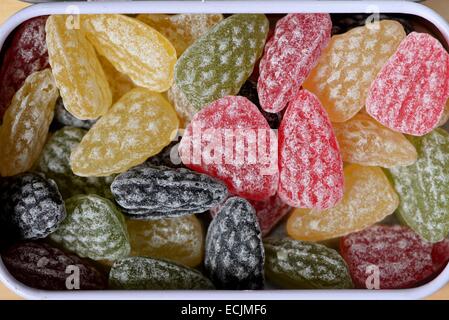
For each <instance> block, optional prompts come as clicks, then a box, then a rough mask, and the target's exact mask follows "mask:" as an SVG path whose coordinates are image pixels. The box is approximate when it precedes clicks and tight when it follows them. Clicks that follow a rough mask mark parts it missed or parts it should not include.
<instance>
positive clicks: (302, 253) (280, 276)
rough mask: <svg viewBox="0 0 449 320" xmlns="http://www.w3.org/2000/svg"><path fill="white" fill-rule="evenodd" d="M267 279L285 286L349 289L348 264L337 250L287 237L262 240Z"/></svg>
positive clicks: (351, 285) (350, 286)
mask: <svg viewBox="0 0 449 320" xmlns="http://www.w3.org/2000/svg"><path fill="white" fill-rule="evenodd" d="M264 246H265V254H266V262H265V275H266V277H267V280H269V281H270V282H271V283H273V284H276V285H278V286H280V287H282V288H289V289H351V288H352V287H353V284H352V280H351V276H350V275H349V270H348V266H347V265H346V262H345V261H344V260H343V258H342V257H341V256H340V255H339V254H338V252H337V251H335V250H333V249H330V248H327V247H326V246H323V245H321V244H318V243H307V242H303V241H296V240H291V239H288V238H284V239H275V238H269V239H266V240H265V241H264Z"/></svg>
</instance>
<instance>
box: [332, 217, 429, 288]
mask: <svg viewBox="0 0 449 320" xmlns="http://www.w3.org/2000/svg"><path fill="white" fill-rule="evenodd" d="M341 250H342V254H343V257H344V259H345V260H346V262H347V263H348V265H349V268H350V270H351V275H352V277H353V279H354V280H355V282H356V284H357V286H358V287H363V288H365V287H366V284H365V280H366V278H367V277H368V276H369V275H370V274H372V273H370V272H367V270H368V268H369V267H370V266H374V267H376V268H378V269H379V271H380V273H379V276H380V281H379V284H380V287H381V288H385V289H399V288H407V287H411V286H416V285H418V284H419V283H420V282H421V281H423V280H425V279H426V278H427V277H429V276H430V275H431V274H432V273H433V263H432V255H431V253H432V245H431V244H430V243H428V242H425V241H424V240H422V239H421V238H420V237H419V236H418V235H417V234H416V233H414V232H413V231H412V230H410V229H408V228H406V227H402V226H397V225H396V226H373V227H370V228H368V229H365V230H364V231H361V232H358V233H353V234H351V235H349V236H347V237H345V238H343V240H342V243H341Z"/></svg>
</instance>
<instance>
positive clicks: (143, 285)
mask: <svg viewBox="0 0 449 320" xmlns="http://www.w3.org/2000/svg"><path fill="white" fill-rule="evenodd" d="M109 286H110V287H111V288H112V289H127V290H210V289H214V286H213V285H212V283H211V282H210V281H209V279H207V278H205V277H204V276H203V275H202V274H201V273H199V272H198V271H196V270H195V269H191V268H189V267H185V266H182V265H179V264H175V263H173V262H169V261H164V260H156V259H151V258H144V257H131V258H124V259H121V260H118V261H116V262H115V263H114V265H113V266H112V269H111V272H110V273H109Z"/></svg>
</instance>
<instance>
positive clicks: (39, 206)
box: [0, 173, 66, 242]
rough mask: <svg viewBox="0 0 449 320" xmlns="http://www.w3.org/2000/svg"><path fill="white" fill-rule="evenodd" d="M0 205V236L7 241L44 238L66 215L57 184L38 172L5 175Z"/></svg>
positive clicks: (0, 186)
mask: <svg viewBox="0 0 449 320" xmlns="http://www.w3.org/2000/svg"><path fill="white" fill-rule="evenodd" d="M0 204H1V207H0V228H1V231H2V235H1V236H2V238H3V240H6V242H9V241H11V240H15V239H39V238H45V237H46V236H47V235H49V234H50V233H52V232H53V231H55V230H56V229H57V228H58V226H59V224H60V223H61V222H62V221H63V220H64V218H65V216H66V211H65V206H64V202H63V200H62V197H61V194H60V193H59V191H58V187H57V186H56V183H55V182H54V181H53V180H47V179H45V178H44V177H43V176H41V175H39V174H35V173H24V174H20V175H17V176H14V177H8V178H2V179H1V180H0ZM5 238H6V239H5Z"/></svg>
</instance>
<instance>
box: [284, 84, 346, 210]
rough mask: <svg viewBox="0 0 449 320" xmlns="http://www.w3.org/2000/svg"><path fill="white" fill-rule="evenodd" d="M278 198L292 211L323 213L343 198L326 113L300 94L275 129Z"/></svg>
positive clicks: (336, 150) (310, 96)
mask: <svg viewBox="0 0 449 320" xmlns="http://www.w3.org/2000/svg"><path fill="white" fill-rule="evenodd" d="M279 171H280V172H279V190H278V194H279V197H280V198H281V199H282V200H283V201H284V202H285V203H287V204H289V205H290V206H292V207H300V208H316V209H326V208H330V207H333V206H335V204H336V203H337V202H338V201H340V200H341V198H342V197H343V179H344V178H343V162H342V159H341V155H340V150H339V147H338V143H337V140H336V138H335V135H334V132H333V129H332V125H331V123H330V121H329V118H328V116H327V113H326V111H325V110H324V108H323V106H322V105H321V103H320V101H319V100H318V98H317V97H316V96H315V95H313V94H312V93H310V92H308V91H306V90H302V91H300V92H299V94H298V95H297V96H296V98H295V99H294V100H293V101H291V102H290V104H289V106H288V108H287V110H286V112H285V114H284V118H283V120H282V122H281V125H280V128H279Z"/></svg>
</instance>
